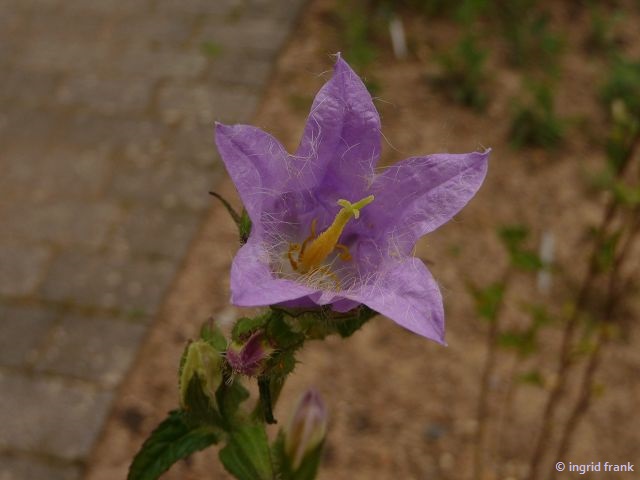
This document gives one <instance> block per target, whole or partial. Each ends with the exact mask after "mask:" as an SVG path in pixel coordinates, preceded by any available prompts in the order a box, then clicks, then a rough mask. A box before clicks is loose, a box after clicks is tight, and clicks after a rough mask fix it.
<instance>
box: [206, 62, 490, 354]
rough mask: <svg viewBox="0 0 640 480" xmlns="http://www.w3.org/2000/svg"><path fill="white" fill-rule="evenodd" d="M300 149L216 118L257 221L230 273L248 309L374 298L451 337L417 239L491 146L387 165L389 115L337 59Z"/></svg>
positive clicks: (473, 182)
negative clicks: (383, 129)
mask: <svg viewBox="0 0 640 480" xmlns="http://www.w3.org/2000/svg"><path fill="white" fill-rule="evenodd" d="M337 57H338V58H337V62H336V65H335V70H334V74H333V77H332V78H331V79H330V80H329V81H328V82H327V83H326V84H325V85H324V86H323V87H322V89H321V90H320V92H318V94H317V96H316V98H315V100H314V102H313V106H312V107H311V113H310V114H309V117H308V119H307V123H306V126H305V129H304V133H303V136H302V141H301V142H300V145H299V146H298V149H297V151H296V152H295V153H294V154H293V155H291V154H289V153H287V151H286V150H285V149H284V147H283V146H282V144H281V143H280V142H278V140H276V139H275V138H274V137H272V136H271V135H269V134H268V133H266V132H264V131H262V130H260V129H258V128H256V127H252V126H248V125H233V126H227V125H222V124H217V125H216V144H217V146H218V150H219V152H220V155H221V156H222V160H223V161H224V163H225V165H226V167H227V170H228V172H229V174H230V176H231V178H232V179H233V181H234V183H235V185H236V187H237V189H238V191H239V193H240V197H241V198H242V201H243V202H244V206H245V208H246V209H247V212H248V213H249V216H250V218H251V220H252V222H253V226H252V230H251V236H250V237H249V240H248V241H247V243H246V244H245V245H244V246H243V247H242V248H241V249H240V251H239V252H238V254H237V256H236V258H235V259H234V262H233V267H232V270H231V301H232V303H234V304H235V305H238V306H245V307H255V306H265V305H274V304H279V305H284V306H287V307H313V306H318V305H330V306H331V308H332V309H333V310H334V311H337V312H346V311H348V310H350V309H352V308H354V307H356V306H358V305H360V304H365V305H367V306H369V307H370V308H372V309H373V310H376V311H377V312H379V313H381V314H383V315H386V316H387V317H389V318H391V319H392V320H394V321H395V322H397V323H398V324H400V325H402V326H403V327H405V328H407V329H409V330H411V331H413V332H415V333H418V334H420V335H423V336H425V337H427V338H431V339H433V340H436V341H438V342H441V343H444V310H443V306H442V297H441V295H440V291H439V289H438V286H437V284H436V282H435V280H434V279H433V277H432V276H431V274H430V273H429V271H428V270H427V268H426V267H425V265H424V264H423V263H422V262H421V261H420V260H418V259H417V258H415V257H414V256H413V255H412V251H413V249H414V246H415V244H416V242H417V240H418V239H419V238H420V237H421V236H423V235H425V234H427V233H429V232H431V231H432V230H435V229H436V228H438V227H439V226H440V225H442V224H443V223H445V222H447V221H448V220H450V219H451V218H452V217H453V216H454V215H455V214H456V213H457V212H458V211H459V210H460V209H461V208H462V207H463V206H464V205H465V204H466V203H467V202H468V201H469V200H470V199H471V197H473V195H474V194H475V193H476V191H477V190H478V188H480V185H481V184H482V181H483V180H484V177H485V174H486V171H487V158H488V155H489V151H488V150H487V151H485V152H482V153H480V152H474V153H466V154H437V155H428V156H423V157H411V158H408V159H406V160H403V161H401V162H399V163H397V164H396V165H394V166H392V167H389V168H387V169H386V170H384V171H382V172H377V171H376V163H377V161H378V158H379V156H380V147H381V133H380V117H379V115H378V112H377V111H376V109H375V107H374V105H373V102H372V99H371V96H370V95H369V93H368V92H367V90H366V88H365V86H364V85H363V83H362V81H361V80H360V78H359V77H358V76H357V75H356V74H355V73H354V72H353V70H351V68H350V67H349V65H347V63H346V62H345V61H344V60H342V59H341V58H340V56H339V55H338V56H337Z"/></svg>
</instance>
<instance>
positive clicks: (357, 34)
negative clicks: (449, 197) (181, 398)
mask: <svg viewBox="0 0 640 480" xmlns="http://www.w3.org/2000/svg"><path fill="white" fill-rule="evenodd" d="M639 23H640V4H639V3H638V2H637V1H631V0H627V1H624V0H611V1H600V2H598V1H586V0H583V1H579V0H575V1H570V0H566V1H564V2H553V1H545V0H511V1H499V0H494V1H491V0H451V1H443V0H405V1H395V2H394V1H390V0H389V1H382V0H358V1H356V0H350V1H347V0H343V1H339V0H308V1H303V0H272V1H269V0H181V1H178V0H144V1H139V2H124V1H122V0H108V1H105V0H103V1H99V2H98V1H87V0H85V1H82V2H81V1H66V2H62V1H60V0H29V1H18V0H0V106H1V108H0V172H1V173H0V192H1V195H0V424H1V425H2V428H0V479H2V480H5V479H6V480H13V479H20V480H22V479H55V480H57V479H65V480H67V479H69V480H71V479H81V478H82V479H91V480H96V479H105V480H107V479H109V480H111V479H116V478H125V476H126V471H127V468H128V465H129V463H130V461H131V458H132V457H133V455H134V453H135V452H136V451H137V450H138V448H139V447H140V444H141V442H142V441H143V440H144V438H145V437H146V436H147V435H148V434H149V433H150V431H151V430H152V429H153V428H154V427H155V426H156V425H157V423H158V422H159V421H160V420H161V419H162V418H163V417H164V416H165V414H166V412H167V411H168V410H170V409H172V408H175V406H176V405H177V402H178V397H177V388H176V383H177V378H176V370H177V366H178V361H179V358H180V354H181V352H182V349H183V348H184V345H185V342H186V341H187V340H188V339H189V338H193V337H194V336H196V335H197V331H198V329H199V326H200V324H201V323H202V322H203V321H204V320H206V319H207V318H208V317H209V316H213V317H214V318H215V319H216V321H218V322H219V323H221V324H225V323H226V324H228V323H229V322H231V321H232V320H233V319H235V318H236V317H237V316H239V315H240V314H241V313H242V312H240V311H239V310H238V309H235V308H234V307H231V306H229V305H228V300H229V286H228V274H229V267H230V264H231V260H232V258H233V255H234V252H235V250H236V249H237V235H236V232H235V231H234V228H235V227H234V225H233V223H232V221H231V220H230V219H229V218H228V217H227V214H226V212H225V211H224V209H223V208H221V207H220V206H218V205H215V204H213V203H212V200H211V197H210V196H209V195H208V194H207V192H208V191H209V190H212V189H215V190H216V191H219V192H221V193H223V194H225V195H226V196H228V197H229V198H231V199H233V201H234V202H235V204H236V205H237V204H238V203H237V202H238V201H237V198H236V197H235V196H234V195H235V194H234V191H233V186H232V185H231V184H230V182H229V180H228V178H227V177H226V174H225V172H224V169H223V167H222V165H221V164H220V161H219V159H218V157H217V154H216V152H215V147H214V144H213V135H212V125H213V122H214V121H221V122H226V123H236V122H241V123H252V124H255V125H258V126H260V127H262V128H264V129H265V130H267V131H269V132H270V133H272V134H273V135H275V136H276V137H277V138H279V139H280V140H281V141H282V142H283V143H284V144H285V145H286V146H287V147H288V148H289V150H293V149H295V147H296V144H297V142H298V140H299V138H300V135H301V132H302V128H303V126H304V121H305V118H306V115H307V114H308V110H309V107H310V105H311V102H312V101H313V96H314V95H315V93H316V92H317V90H318V89H319V88H320V86H321V85H322V84H323V83H324V82H325V81H326V80H327V79H328V78H329V76H330V73H331V67H332V64H333V58H332V57H331V54H333V53H336V52H338V51H341V52H342V54H343V56H344V57H345V59H346V60H347V61H348V62H349V63H350V64H351V66H352V67H353V68H354V69H355V70H356V71H357V72H358V73H359V74H360V75H361V76H362V77H363V79H364V80H365V83H366V85H367V88H368V89H369V90H370V92H371V93H372V95H373V97H374V101H375V104H376V107H377V108H378V110H379V111H380V114H381V117H382V129H383V134H384V137H385V144H384V153H383V158H382V161H381V167H382V166H383V165H388V164H391V163H394V162H396V161H399V160H401V159H404V158H406V157H408V156H412V155H424V154H428V153H437V152H467V151H472V150H482V149H484V148H487V147H491V148H492V149H493V152H492V156H491V163H490V168H489V174H488V177H487V180H486V182H485V185H484V186H483V188H482V189H481V191H480V193H479V194H478V195H477V197H476V198H475V199H474V200H472V202H471V203H470V204H469V206H468V207H467V208H466V209H465V210H463V212H461V214H460V215H459V216H457V217H456V219H455V220H454V221H453V222H451V223H449V224H448V225H446V226H444V227H442V228H441V229H439V230H438V231H436V232H434V233H433V234H431V235H429V236H428V237H427V238H425V239H423V241H422V242H421V243H420V244H419V246H418V249H417V252H416V254H417V255H418V256H420V257H421V258H422V259H423V260H424V261H425V262H426V263H427V265H428V266H429V268H430V269H431V270H432V272H433V274H434V276H435V277H436V279H437V280H438V282H439V284H440V287H441V289H442V291H443V295H444V301H445V308H446V312H447V342H448V344H449V346H448V347H446V348H445V347H442V346H439V345H436V344H433V343H430V342H428V341H426V340H424V339H423V338H418V337H417V336H415V335H412V334H410V333H408V332H406V331H404V330H402V329H401V328H399V327H398V326H396V325H395V324H393V323H392V322H390V321H389V320H387V319H385V318H376V319H374V320H373V321H371V322H369V323H368V324H367V325H366V326H365V327H364V328H363V329H362V331H359V332H358V333H357V334H356V335H354V337H352V338H350V339H348V340H340V339H331V340H330V341H327V342H323V343H317V344H310V345H309V346H308V348H307V349H306V350H305V351H304V352H303V354H302V356H301V358H300V360H301V364H300V365H299V367H298V368H297V370H296V372H295V373H294V375H293V376H292V377H291V379H290V381H289V384H288V386H287V387H286V389H285V392H284V394H283V398H282V402H281V404H280V405H279V406H278V410H277V411H276V416H277V417H278V418H280V417H282V418H283V419H286V416H287V414H288V410H289V408H290V407H291V405H292V402H293V400H295V398H296V397H297V396H298V395H299V393H300V392H302V391H303V390H304V389H306V388H307V387H309V386H315V387H316V388H317V389H318V390H319V391H320V392H321V393H322V394H323V396H324V398H325V400H326V403H327V405H328V408H329V411H330V425H329V432H328V439H327V449H326V455H325V458H324V463H323V467H322V470H321V475H320V478H322V479H337V480H340V479H356V480H359V479H388V478H401V479H467V478H469V479H471V478H473V479H501V480H502V479H528V480H538V479H549V478H554V475H555V476H557V477H558V478H562V477H564V478H583V477H579V476H578V473H577V472H573V473H570V472H568V471H565V472H563V473H561V474H560V473H557V472H555V471H554V465H555V463H556V462H557V461H563V462H566V464H567V465H568V464H569V462H572V463H574V464H580V463H590V462H599V461H601V462H605V461H608V462H610V463H615V464H626V463H627V462H631V463H636V464H637V463H640V433H639V432H640V420H638V418H637V415H635V412H636V410H637V402H638V399H639V398H640V383H638V380H637V379H638V373H639V372H640V350H639V349H638V345H639V339H638V332H637V328H636V320H637V318H638V313H639V311H640V310H639V309H640V304H639V301H638V298H639V296H638V288H637V287H638V280H639V279H638V272H639V271H640V268H639V267H640V245H639V244H640V241H639V240H638V238H637V237H638V231H639V230H640V225H639V224H640V208H639V204H640V188H639V182H640V167H639V164H640V154H639V153H638V144H639V143H640V127H639V124H640V100H639V99H640V31H639V30H638V27H637V26H638V24H639ZM602 475H603V477H604V475H606V478H621V479H624V478H631V476H632V475H633V474H630V473H626V474H625V473H606V474H605V473H602ZM166 478H168V479H171V478H176V479H178V478H180V479H190V478H193V479H196V478H230V477H229V476H228V475H227V474H225V473H224V472H223V471H222V470H221V468H220V467H219V466H218V465H217V459H216V458H215V455H213V454H212V452H204V453H201V454H197V455H194V456H193V457H192V458H190V459H189V460H188V461H185V462H181V463H180V464H178V465H176V466H174V468H172V470H171V471H170V472H169V473H167V474H166ZM596 478H597V477H596Z"/></svg>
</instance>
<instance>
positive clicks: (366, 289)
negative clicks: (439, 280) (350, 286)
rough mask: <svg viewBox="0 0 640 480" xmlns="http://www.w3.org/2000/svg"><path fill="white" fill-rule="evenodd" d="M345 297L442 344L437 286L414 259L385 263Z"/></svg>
mask: <svg viewBox="0 0 640 480" xmlns="http://www.w3.org/2000/svg"><path fill="white" fill-rule="evenodd" d="M345 296H348V297H349V298H351V299H352V300H355V301H357V302H360V303H364V304H365V305H367V306H368V307H370V308H372V309H373V310H375V311H377V312H378V313H381V314H382V315H385V316H387V317H389V318H390V319H391V320H393V321H394V322H396V323H397V324H398V325H401V326H403V327H404V328H406V329H408V330H410V331H412V332H414V333H417V334H418V335H422V336H423V337H426V338H430V339H431V340H435V341H436V342H438V343H442V344H444V308H443V306H442V296H441V295H440V289H439V288H438V285H437V284H436V282H435V280H434V279H433V277H432V276H431V273H430V272H429V270H427V267H425V265H424V263H422V262H421V261H420V260H418V259H417V258H414V257H408V258H405V259H404V260H401V261H395V260H390V261H388V262H386V265H384V266H382V267H381V270H380V272H379V276H378V277H377V278H376V280H375V281H372V282H368V283H367V284H365V285H363V286H362V287H360V288H358V289H357V290H356V291H355V292H353V293H350V294H348V295H345Z"/></svg>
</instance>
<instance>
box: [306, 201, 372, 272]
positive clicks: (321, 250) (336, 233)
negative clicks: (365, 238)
mask: <svg viewBox="0 0 640 480" xmlns="http://www.w3.org/2000/svg"><path fill="white" fill-rule="evenodd" d="M373 198H374V197H373V195H369V196H368V197H365V198H363V199H362V200H360V201H358V202H355V203H351V202H349V201H348V200H342V199H341V200H338V205H340V206H341V207H342V208H341V209H340V211H339V212H338V214H337V215H336V218H335V219H334V220H333V223H332V224H331V225H329V227H328V228H327V229H326V230H325V231H324V232H322V233H321V234H320V235H319V236H318V237H316V238H314V239H313V240H311V242H308V241H305V245H304V248H303V249H302V251H301V252H300V256H299V257H298V265H296V267H297V268H295V267H294V268H295V269H296V270H298V271H299V272H300V273H307V272H309V271H311V270H314V269H317V268H318V267H319V266H320V265H321V263H322V262H323V261H324V260H325V259H326V258H327V257H328V256H329V255H330V254H331V252H333V251H334V250H335V248H336V245H337V244H338V239H339V238H340V235H342V231H343V230H344V227H346V226H347V223H348V222H349V220H351V217H354V218H358V217H359V216H360V210H361V209H363V208H364V207H366V206H367V205H369V204H370V203H371V202H373ZM314 227H315V225H314ZM314 230H315V228H314ZM313 233H315V232H313ZM307 240H309V239H307ZM344 253H345V252H343V254H344Z"/></svg>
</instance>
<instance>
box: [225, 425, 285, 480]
mask: <svg viewBox="0 0 640 480" xmlns="http://www.w3.org/2000/svg"><path fill="white" fill-rule="evenodd" d="M220 461H221V462H222V464H223V465H224V466H225V468H226V469H227V470H228V471H229V472H230V473H231V474H233V475H234V476H235V477H236V478H238V479H239V480H272V479H273V477H274V473H273V465H272V462H271V452H270V450H269V440H268V438H267V433H266V431H265V429H264V425H260V424H249V425H243V426H242V427H240V428H238V429H236V430H233V431H232V432H231V435H230V436H229V442H228V443H227V445H226V446H225V447H224V448H223V449H222V450H220Z"/></svg>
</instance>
